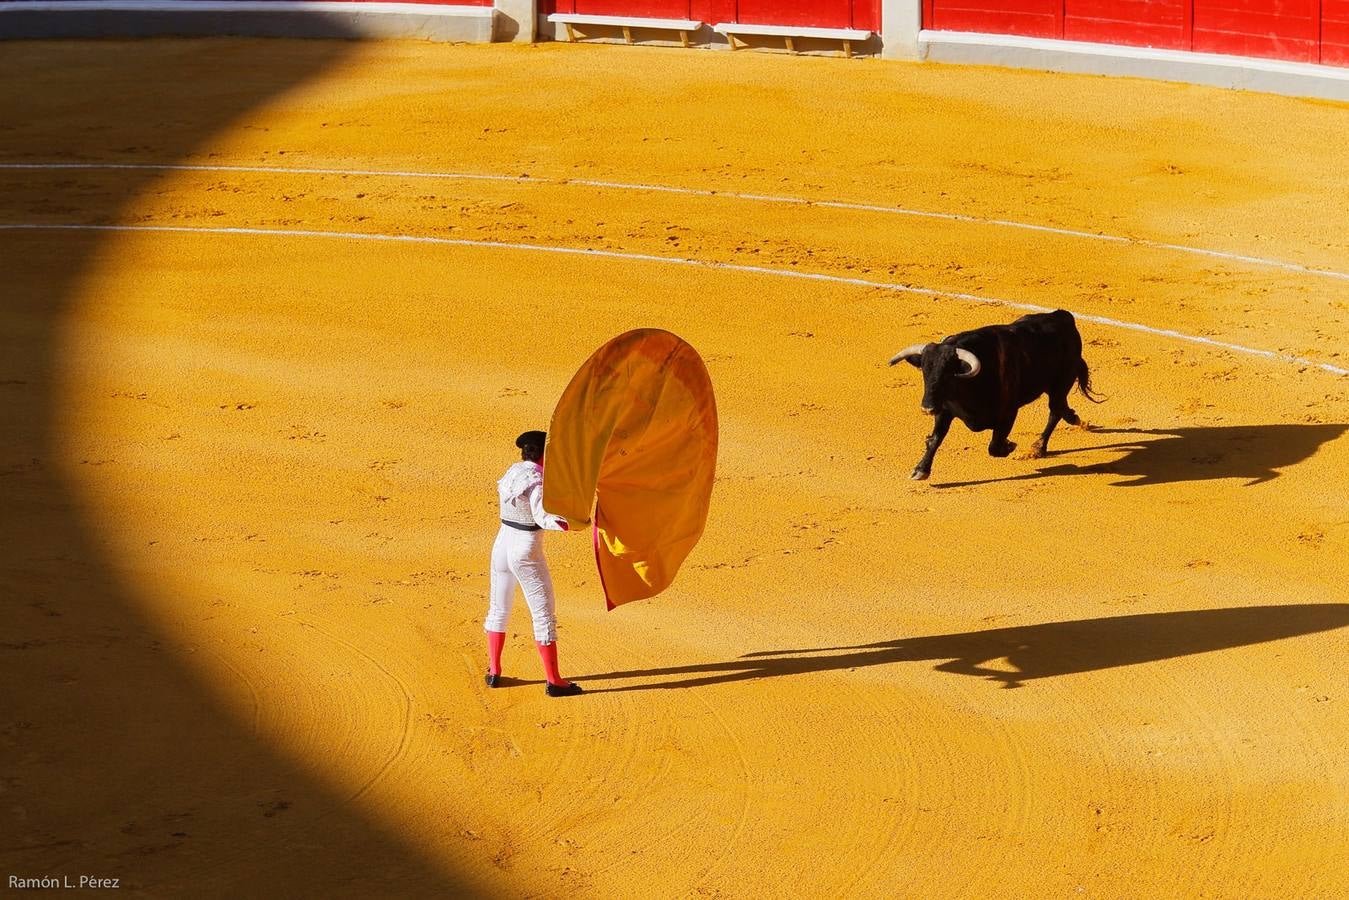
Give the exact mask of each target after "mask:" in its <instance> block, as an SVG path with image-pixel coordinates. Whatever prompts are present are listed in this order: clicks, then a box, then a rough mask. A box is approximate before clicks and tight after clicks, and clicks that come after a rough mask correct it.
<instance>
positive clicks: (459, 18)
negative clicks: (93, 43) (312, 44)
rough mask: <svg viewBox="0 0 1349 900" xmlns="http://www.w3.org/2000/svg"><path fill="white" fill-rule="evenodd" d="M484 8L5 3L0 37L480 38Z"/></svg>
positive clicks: (279, 0) (260, 2)
mask: <svg viewBox="0 0 1349 900" xmlns="http://www.w3.org/2000/svg"><path fill="white" fill-rule="evenodd" d="M495 19H496V14H495V12H494V10H493V8H492V7H490V6H450V5H438V4H426V3H350V2H329V0H13V2H11V0H6V2H0V38H86V37H155V36H169V35H173V36H187V37H199V36H212V35H236V36H258V37H322V38H358V37H393V38H414V39H420V40H427V41H462V42H470V43H487V42H490V41H491V40H492V38H493V32H494V23H495Z"/></svg>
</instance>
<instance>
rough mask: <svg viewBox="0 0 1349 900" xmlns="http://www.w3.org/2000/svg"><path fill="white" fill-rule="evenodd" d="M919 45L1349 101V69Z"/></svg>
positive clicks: (1009, 45)
mask: <svg viewBox="0 0 1349 900" xmlns="http://www.w3.org/2000/svg"><path fill="white" fill-rule="evenodd" d="M918 44H919V52H920V55H921V56H922V57H923V58H925V59H929V60H932V61H935V62H946V63H964V64H969V65H984V66H1006V67H1008V68H1013V69H1041V70H1045V71H1049V72H1075V73H1080V74H1086V75H1128V76H1133V77H1136V78H1152V79H1157V80H1160V81H1182V82H1188V83H1190V84H1207V85H1214V86H1216V87H1225V88H1237V89H1240V90H1247V91H1261V92H1264V93H1270V94H1286V95H1288V96H1292V97H1318V98H1321V99H1325V100H1341V101H1346V102H1349V69H1346V68H1339V67H1336V66H1318V65H1312V64H1310V63H1295V62H1285V61H1283V60H1277V59H1257V58H1255V57H1248V56H1220V55H1217V54H1212V53H1187V52H1185V51H1182V50H1153V49H1150V48H1147V47H1122V46H1118V45H1112V44H1087V43H1081V42H1078V41H1054V40H1048V39H1045V38H1025V37H1013V36H1009V35H1001V34H973V33H965V32H956V31H920V32H919V33H918Z"/></svg>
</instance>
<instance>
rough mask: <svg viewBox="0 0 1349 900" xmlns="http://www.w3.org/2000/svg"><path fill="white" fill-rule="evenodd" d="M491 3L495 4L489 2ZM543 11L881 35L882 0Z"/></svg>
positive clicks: (621, 0)
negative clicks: (810, 28)
mask: <svg viewBox="0 0 1349 900" xmlns="http://www.w3.org/2000/svg"><path fill="white" fill-rule="evenodd" d="M487 2H489V3H490V2H491V0H487ZM541 7H542V12H543V13H545V14H547V13H553V12H561V13H580V14H584V15H592V16H641V17H644V18H653V19H695V20H697V21H700V22H707V23H709V24H715V23H717V22H738V23H742V24H753V25H799V26H808V27H813V28H861V29H865V30H867V31H880V28H881V4H880V0H553V2H548V0H544V2H543V3H542V4H541Z"/></svg>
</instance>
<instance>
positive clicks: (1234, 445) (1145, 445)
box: [933, 424, 1349, 488]
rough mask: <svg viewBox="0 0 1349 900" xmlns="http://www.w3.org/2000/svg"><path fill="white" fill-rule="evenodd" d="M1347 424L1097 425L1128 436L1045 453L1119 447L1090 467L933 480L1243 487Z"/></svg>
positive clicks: (952, 484)
mask: <svg viewBox="0 0 1349 900" xmlns="http://www.w3.org/2000/svg"><path fill="white" fill-rule="evenodd" d="M1346 430H1349V425H1340V424H1333V425H1332V424H1324V425H1322V424H1315V425H1296V424H1280V425H1224V426H1216V427H1196V428H1158V429H1144V428H1099V429H1092V433H1093V434H1104V435H1128V436H1129V437H1127V438H1125V439H1122V440H1120V441H1117V442H1116V443H1113V444H1100V445H1097V446H1094V447H1082V448H1079V449H1074V450H1052V449H1051V450H1050V451H1049V453H1048V454H1046V455H1047V456H1048V457H1051V458H1052V457H1059V456H1067V455H1069V454H1072V453H1083V452H1088V451H1097V450H1123V451H1125V452H1124V455H1123V456H1122V457H1120V458H1119V459H1115V460H1111V461H1110V462H1103V463H1095V464H1093V465H1089V466H1075V465H1072V464H1068V463H1065V464H1063V465H1051V466H1045V467H1041V468H1039V469H1037V470H1036V471H1034V472H1027V473H1024V474H1021V475H1011V476H1008V477H1007V478H989V479H985V480H982V481H957V482H942V483H937V484H934V485H933V487H937V488H953V487H971V486H974V485H981V484H996V483H998V482H1004V481H1029V480H1033V479H1036V478H1046V477H1051V476H1056V475H1119V476H1121V480H1119V481H1115V482H1113V484H1114V485H1116V486H1121V487H1139V486H1142V485H1150V484H1173V483H1176V482H1182V481H1208V480H1213V479H1219V478H1243V479H1245V480H1246V484H1247V486H1249V485H1253V484H1261V483H1263V482H1266V481H1270V480H1272V479H1275V478H1277V477H1279V470H1280V469H1283V468H1287V467H1288V466H1292V465H1296V464H1297V463H1300V462H1302V461H1303V460H1305V459H1307V458H1309V457H1310V456H1311V455H1312V454H1313V453H1315V452H1316V451H1317V450H1318V449H1319V448H1320V447H1321V445H1322V444H1327V443H1329V442H1330V441H1333V440H1335V439H1336V438H1338V437H1339V436H1340V435H1342V434H1344V432H1345V431H1346Z"/></svg>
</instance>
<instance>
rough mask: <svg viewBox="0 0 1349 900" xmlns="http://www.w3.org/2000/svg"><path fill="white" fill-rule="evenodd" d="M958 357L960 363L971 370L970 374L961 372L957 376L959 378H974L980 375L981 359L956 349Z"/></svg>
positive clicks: (968, 352)
mask: <svg viewBox="0 0 1349 900" xmlns="http://www.w3.org/2000/svg"><path fill="white" fill-rule="evenodd" d="M956 356H958V357H959V358H960V361H961V362H963V363H964V364H965V366H966V367H967V368H968V369H969V371H968V372H961V373H960V374H959V375H957V376H956V377H957V378H973V377H974V376H975V375H978V374H979V369H980V366H979V357H977V356H975V355H974V354H973V353H971V352H970V351H968V350H962V349H960V348H959V347H957V348H956Z"/></svg>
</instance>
